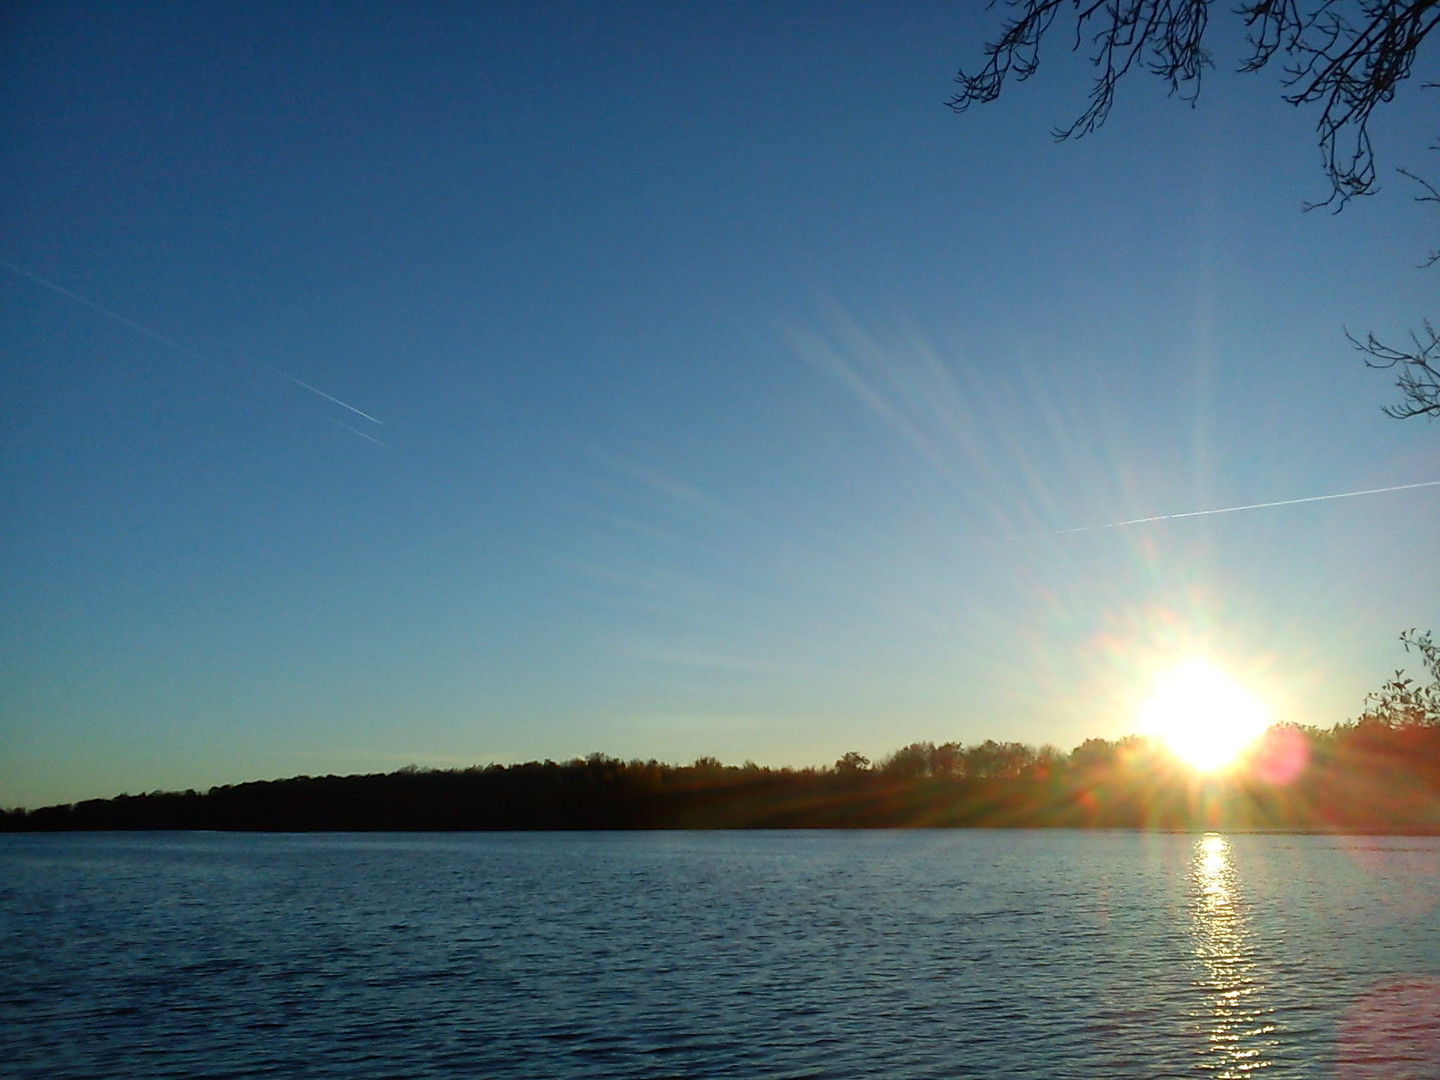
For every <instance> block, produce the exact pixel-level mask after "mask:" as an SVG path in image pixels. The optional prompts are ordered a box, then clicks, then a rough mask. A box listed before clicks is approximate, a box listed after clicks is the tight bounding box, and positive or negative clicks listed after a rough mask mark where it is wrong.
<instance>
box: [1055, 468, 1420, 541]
mask: <svg viewBox="0 0 1440 1080" xmlns="http://www.w3.org/2000/svg"><path fill="white" fill-rule="evenodd" d="M1428 487H1440V480H1423V481H1421V482H1420V483H1418V484H1393V485H1391V486H1390V487H1380V488H1366V489H1365V490H1364V491H1340V492H1336V493H1335V494H1333V495H1307V496H1305V497H1304V498H1302V499H1276V500H1274V501H1273V502H1259V503H1246V504H1245V505H1244V506H1222V507H1220V508H1219V509H1218V510H1187V511H1185V512H1184V513H1182V514H1156V515H1155V516H1154V517H1143V518H1131V519H1130V520H1128V521H1112V522H1110V523H1109V524H1108V525H1081V526H1080V527H1079V528H1075V529H1056V530H1055V531H1054V532H1051V533H1046V534H1040V535H1047V536H1068V535H1069V534H1071V533H1082V532H1097V531H1099V530H1100V529H1123V528H1125V527H1126V526H1127V525H1149V524H1150V523H1151V522H1155V521H1179V520H1180V519H1181V518H1193V517H1209V516H1210V515H1212V514H1238V513H1239V512H1240V511H1241V510H1268V509H1269V508H1270V507H1272V506H1295V505H1296V504H1297V503H1313V502H1327V501H1328V500H1330V499H1354V498H1357V497H1358V496H1360V495H1384V494H1385V493H1386V492H1390V491H1413V490H1414V489H1415V488H1428Z"/></svg>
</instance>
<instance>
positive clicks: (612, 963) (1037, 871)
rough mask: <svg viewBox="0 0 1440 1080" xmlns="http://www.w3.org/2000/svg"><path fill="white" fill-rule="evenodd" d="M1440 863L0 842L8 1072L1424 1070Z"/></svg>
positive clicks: (694, 840)
mask: <svg viewBox="0 0 1440 1080" xmlns="http://www.w3.org/2000/svg"><path fill="white" fill-rule="evenodd" d="M1437 901H1440V841H1437V840H1434V839H1411V838H1399V839H1376V838H1343V837H1340V838H1337V837H1282V836H1232V837H1224V836H1216V835H1212V836H1204V837H1196V836H1146V835H1137V834H1132V833H1096V832H1090V833H1074V832H969V831H962V832H921V833H915V832H906V833H896V832H858V833H832V832H826V833H814V832H775V833H639V834H637V833H631V834H582V835H577V834H548V835H547V834H501V835H493V834H491V835H476V834H466V835H395V834H384V835H340V836H313V835H305V836H256V835H223V834H220V835H217V834H165V835H135V834H108V835H106V834H99V835H95V834H91V835H68V836H9V837H0V1075H3V1076H8V1077H17V1078H20V1077H24V1078H29V1077H46V1078H50V1077H80V1076H94V1077H107V1078H110V1077H147V1078H148V1077H179V1076H186V1077H189V1076H215V1077H218V1076H263V1075H274V1076H287V1077H289V1076H298V1077H307V1076H308V1077H319V1076H324V1077H420V1076H426V1077H429V1076H447V1077H448V1076H454V1077H625V1078H631V1077H637V1078H638V1077H720V1076H733V1077H859V1076H866V1077H869V1076H881V1077H987V1078H988V1077H1036V1078H1046V1080H1054V1078H1060V1077H1105V1078H1110V1077H1144V1078H1147V1080H1148V1078H1156V1077H1166V1076H1197V1075H1214V1076H1222V1077H1226V1076H1231V1077H1238V1076H1249V1075H1261V1076H1266V1077H1332V1076H1333V1077H1380V1076H1385V1077H1402V1076H1403V1077H1425V1078H1430V1080H1433V1078H1435V1077H1437V1076H1440V910H1437Z"/></svg>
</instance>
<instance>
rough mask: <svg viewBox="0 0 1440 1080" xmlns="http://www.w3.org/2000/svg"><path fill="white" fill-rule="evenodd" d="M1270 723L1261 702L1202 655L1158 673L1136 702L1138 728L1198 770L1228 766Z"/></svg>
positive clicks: (1204, 771) (1204, 770) (1210, 770)
mask: <svg viewBox="0 0 1440 1080" xmlns="http://www.w3.org/2000/svg"><path fill="white" fill-rule="evenodd" d="M1269 726H1270V710H1269V709H1268V708H1266V706H1265V703H1264V702H1263V701H1261V700H1260V699H1259V698H1258V697H1256V696H1255V695H1254V694H1253V693H1251V692H1250V691H1249V690H1247V689H1245V688H1244V687H1243V686H1241V685H1240V684H1239V683H1237V682H1236V681H1235V680H1234V679H1232V678H1231V677H1230V676H1229V675H1227V674H1226V673H1225V672H1224V671H1221V670H1220V669H1219V668H1217V667H1214V666H1213V665H1211V664H1209V663H1207V662H1206V661H1204V660H1191V661H1189V662H1187V663H1184V664H1181V665H1179V666H1178V667H1174V668H1171V669H1170V670H1168V671H1166V672H1164V673H1162V674H1161V675H1160V677H1159V678H1157V679H1156V680H1155V686H1154V689H1153V690H1152V691H1151V693H1150V696H1149V698H1147V699H1146V701H1145V703H1144V704H1143V705H1142V706H1141V707H1140V730H1141V733H1142V734H1144V735H1149V736H1150V737H1152V738H1155V739H1159V740H1160V741H1161V742H1162V743H1164V744H1165V747H1166V749H1168V750H1169V751H1170V753H1172V754H1173V755H1174V756H1175V757H1177V758H1179V759H1180V760H1181V761H1182V762H1184V763H1185V764H1186V765H1188V766H1190V768H1192V769H1195V770H1196V771H1197V772H1202V773H1213V772H1219V771H1220V770H1222V769H1225V768H1227V767H1229V766H1231V765H1233V764H1234V763H1235V762H1236V761H1237V760H1238V759H1239V758H1240V756H1241V755H1242V754H1244V753H1245V751H1246V750H1248V749H1249V748H1250V746H1251V745H1252V744H1253V743H1254V742H1255V741H1256V740H1257V739H1259V738H1260V736H1261V735H1263V734H1264V733H1265V730H1266V728H1268V727H1269Z"/></svg>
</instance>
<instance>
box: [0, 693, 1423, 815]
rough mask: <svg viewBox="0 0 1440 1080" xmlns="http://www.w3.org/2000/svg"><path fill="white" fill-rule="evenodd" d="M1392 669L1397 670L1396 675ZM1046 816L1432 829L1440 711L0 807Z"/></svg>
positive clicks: (594, 763)
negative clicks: (1241, 753)
mask: <svg viewBox="0 0 1440 1080" xmlns="http://www.w3.org/2000/svg"><path fill="white" fill-rule="evenodd" d="M1397 678H1398V676H1397ZM913 827H1060V828H1096V827H1098V828H1117V827H1118V828H1148V829H1174V830H1186V829H1209V828H1220V829H1261V830H1278V831H1345V832H1368V833H1407V834H1422V833H1428V834H1440V724H1437V723H1436V722H1435V720H1434V717H1433V716H1432V715H1430V714H1429V713H1428V711H1424V710H1420V711H1417V710H1413V709H1412V710H1409V713H1408V714H1406V713H1405V712H1404V711H1401V712H1399V713H1396V712H1394V711H1391V712H1389V713H1386V712H1384V711H1381V712H1379V713H1376V712H1374V711H1373V710H1372V712H1371V713H1370V714H1367V715H1366V716H1362V717H1361V718H1360V719H1359V720H1357V721H1354V722H1351V723H1346V724H1341V725H1338V726H1336V727H1334V728H1332V729H1329V730H1321V729H1316V728H1300V727H1275V728H1272V729H1271V730H1270V732H1269V733H1268V734H1267V735H1266V736H1265V738H1264V739H1263V740H1262V741H1261V743H1260V745H1259V747H1258V748H1257V750H1256V751H1255V752H1254V753H1253V754H1252V755H1251V756H1250V758H1249V760H1248V761H1247V763H1246V764H1245V765H1244V766H1243V767H1242V768H1239V769H1236V770H1234V771H1232V772H1230V773H1227V774H1224V775H1221V776H1216V777H1209V778H1206V777H1202V776H1197V775H1195V774H1193V773H1189V772H1187V771H1185V770H1184V769H1183V768H1182V767H1180V766H1179V765H1177V764H1176V763H1174V762H1173V761H1172V760H1171V759H1170V758H1169V757H1168V756H1167V755H1166V754H1165V752H1164V751H1163V750H1161V749H1160V748H1159V747H1157V746H1154V745H1152V744H1151V743H1149V742H1147V741H1146V740H1144V739H1141V738H1138V737H1131V738H1125V739H1120V740H1116V741H1109V740H1105V739H1090V740H1087V741H1086V742H1084V743H1083V744H1081V745H1080V746H1078V747H1076V748H1075V749H1074V750H1072V751H1070V752H1069V753H1068V754H1067V753H1063V752H1061V751H1058V750H1055V749H1053V748H1049V747H1047V748H1042V749H1036V748H1034V747H1031V746H1027V745H1023V744H1021V743H1013V742H1007V743H997V742H994V741H986V742H983V743H979V744H977V745H972V746H965V745H962V744H960V743H945V744H943V745H940V746H936V745H935V744H933V743H929V742H921V743H912V744H911V745H909V746H906V747H904V748H903V749H900V750H897V751H896V752H895V753H893V754H891V755H890V756H889V757H887V758H885V759H883V760H881V761H879V762H876V763H874V764H872V763H871V762H870V761H868V760H867V759H866V758H864V757H863V756H861V755H860V754H858V753H850V754H846V755H845V756H844V757H842V758H841V759H840V760H839V761H837V762H835V764H834V765H832V766H829V767H825V768H805V769H792V768H769V767H764V766H759V765H754V764H749V763H747V764H745V765H740V766H736V765H724V764H722V763H721V762H719V761H718V760H715V759H713V758H701V759H700V760H698V761H695V762H694V763H693V764H690V765H667V764H663V763H661V762H657V761H639V760H632V761H623V760H620V759H618V758H613V757H608V756H606V755H604V754H592V755H590V756H589V757H587V758H575V759H573V760H570V761H565V762H554V761H543V762H541V761H532V762H527V763H525V764H518V765H487V766H476V767H474V768H468V769H449V770H430V769H421V768H416V767H413V766H412V767H409V768H405V769H401V770H399V771H398V772H392V773H386V774H373V775H364V776H298V777H294V778H291V779H286V780H270V781H257V782H254V783H245V784H236V785H228V784H227V785H225V786H223V787H215V788H211V789H210V790H209V791H205V792H197V791H184V792H151V793H149V794H144V795H121V796H118V797H116V798H113V799H92V800H88V801H86V802H80V803H75V804H73V805H65V806H49V807H45V808H43V809H39V810H32V811H28V812H27V811H25V810H14V811H10V812H0V830H4V831H12V832H14V831H38V830H66V829H217V830H258V831H296V832H310V831H326V830H354V831H364V830H496V829H760V828H765V829H788V828H913Z"/></svg>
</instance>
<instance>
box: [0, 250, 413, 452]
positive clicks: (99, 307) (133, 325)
mask: <svg viewBox="0 0 1440 1080" xmlns="http://www.w3.org/2000/svg"><path fill="white" fill-rule="evenodd" d="M0 266H3V267H5V269H7V270H9V271H11V272H12V273H15V274H19V275H20V276H21V277H23V278H28V279H29V280H30V281H33V282H35V284H37V285H41V286H43V287H44V288H47V289H49V290H50V291H51V292H53V293H58V294H59V295H60V296H64V297H66V298H68V299H70V300H74V301H75V302H76V303H77V304H83V305H84V306H85V307H87V308H89V309H90V310H91V311H95V312H98V313H99V314H101V315H104V316H105V317H106V318H107V319H113V320H114V321H115V322H118V323H120V324H121V325H122V326H128V327H129V328H130V329H131V330H134V331H136V332H137V333H140V334H144V335H145V336H146V337H148V338H152V339H154V340H155V341H158V342H160V343H161V344H162V345H166V346H169V347H170V348H171V349H174V350H175V351H176V352H178V353H181V354H183V355H185V356H188V357H190V359H192V360H199V361H200V362H201V363H210V362H211V361H210V359H209V358H208V357H206V356H202V355H201V354H200V353H198V352H196V351H195V350H194V349H191V348H188V347H187V346H185V345H182V344H180V342H178V341H176V340H174V339H173V338H168V337H166V336H165V335H164V334H162V333H160V332H159V331H158V330H152V329H150V327H148V326H146V325H144V324H143V323H138V322H136V321H135V320H134V319H131V318H128V317H127V316H124V315H121V314H120V312H118V311H114V310H112V309H111V308H108V307H106V306H105V305H104V304H99V303H96V302H95V301H94V300H91V299H90V298H89V297H88V296H81V295H80V294H79V293H77V292H75V291H74V290H73V289H67V288H65V286H64V285H61V284H59V283H58V282H55V281H51V280H50V279H49V278H47V277H42V276H41V275H39V274H37V273H35V271H33V270H27V269H25V267H23V266H17V265H16V264H15V263H12V262H11V261H10V260H8V259H0ZM240 359H241V360H244V361H245V362H246V363H247V364H254V365H255V366H256V367H258V368H263V369H264V370H266V371H268V372H270V373H271V374H272V375H278V376H279V377H280V378H282V379H284V380H285V381H286V382H290V383H294V384H295V385H296V386H298V387H300V388H301V389H302V390H308V391H310V393H312V394H314V395H316V396H317V397H322V398H324V399H325V400H326V401H329V402H332V403H333V404H336V405H339V406H340V407H341V408H342V409H348V410H349V411H350V412H352V413H354V414H355V415H356V416H361V417H364V418H365V419H366V420H369V421H370V422H371V423H372V424H379V425H380V426H381V427H384V426H385V421H383V420H379V419H377V418H375V417H373V416H371V415H370V414H369V413H367V412H366V411H365V410H364V409H357V408H356V407H355V406H354V405H351V404H350V403H349V402H348V401H341V400H340V399H339V398H337V397H336V396H335V395H333V394H327V393H326V392H325V391H324V390H321V389H320V388H319V387H316V386H311V385H310V384H309V383H307V382H305V380H303V379H297V378H296V377H295V376H294V375H291V374H290V373H289V372H287V371H281V370H280V369H279V368H277V367H275V366H274V365H273V364H267V363H265V361H264V360H256V359H254V358H252V357H249V356H240ZM340 426H341V427H346V425H344V424H342V425H340ZM346 430H347V431H355V429H354V428H349V427H346ZM355 434H357V435H360V434H361V433H360V432H358V431H355ZM363 437H364V438H367V439H368V438H370V437H369V436H368V435H366V436H363ZM370 441H371V442H373V443H379V445H381V446H384V445H385V444H384V443H380V442H379V440H378V439H370Z"/></svg>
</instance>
